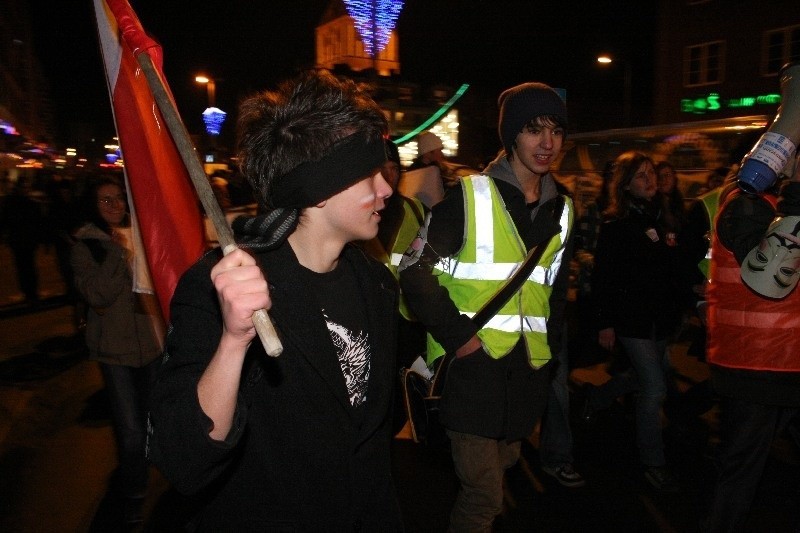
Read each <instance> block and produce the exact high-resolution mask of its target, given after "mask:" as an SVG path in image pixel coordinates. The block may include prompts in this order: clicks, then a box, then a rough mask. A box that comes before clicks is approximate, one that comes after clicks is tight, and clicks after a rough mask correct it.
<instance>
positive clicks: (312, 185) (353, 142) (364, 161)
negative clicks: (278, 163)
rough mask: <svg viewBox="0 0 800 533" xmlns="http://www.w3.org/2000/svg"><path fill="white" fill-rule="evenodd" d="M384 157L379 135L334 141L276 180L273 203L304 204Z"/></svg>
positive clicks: (372, 167)
mask: <svg viewBox="0 0 800 533" xmlns="http://www.w3.org/2000/svg"><path fill="white" fill-rule="evenodd" d="M385 161H386V148H385V146H384V141H383V138H382V137H372V138H369V139H368V138H366V137H365V136H364V135H363V134H360V133H354V134H352V135H349V136H347V137H345V138H344V139H342V140H340V141H339V142H337V143H336V144H334V145H333V147H332V148H331V151H330V152H328V153H327V154H325V155H324V156H323V157H322V158H321V159H319V160H318V161H306V162H305V163H301V164H300V165H298V166H296V167H295V168H293V169H292V170H290V171H289V172H287V173H286V174H284V175H283V176H280V177H279V178H278V179H276V180H275V184H274V185H273V186H272V194H271V198H270V200H271V203H272V206H273V207H290V208H303V207H311V206H312V205H317V204H318V203H320V202H321V201H323V200H327V199H328V198H330V197H331V196H333V195H335V194H337V193H339V192H341V191H343V190H345V189H347V188H348V187H350V186H351V185H353V184H354V183H356V182H357V181H359V180H361V179H363V178H365V177H367V176H371V175H372V171H373V170H375V169H377V168H379V167H380V166H381V165H383V163H384V162H385Z"/></svg>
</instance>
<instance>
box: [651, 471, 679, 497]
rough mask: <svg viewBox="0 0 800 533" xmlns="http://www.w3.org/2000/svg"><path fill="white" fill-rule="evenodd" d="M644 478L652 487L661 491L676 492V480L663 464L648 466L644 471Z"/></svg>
mask: <svg viewBox="0 0 800 533" xmlns="http://www.w3.org/2000/svg"><path fill="white" fill-rule="evenodd" d="M644 478H645V479H646V480H647V482H648V483H650V484H651V485H652V486H653V488H654V489H656V490H658V491H661V492H678V491H680V486H679V485H678V480H676V479H675V477H674V476H673V475H672V474H671V473H670V471H669V470H667V469H666V468H665V467H663V466H650V467H648V468H647V470H645V471H644Z"/></svg>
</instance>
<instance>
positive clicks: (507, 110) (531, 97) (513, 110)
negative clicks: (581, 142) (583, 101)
mask: <svg viewBox="0 0 800 533" xmlns="http://www.w3.org/2000/svg"><path fill="white" fill-rule="evenodd" d="M497 105H498V106H499V107H500V121H499V124H498V127H497V131H498V133H499V134H500V141H501V142H502V143H503V148H505V150H506V153H508V154H510V153H511V146H512V145H513V144H514V140H515V139H516V138H517V134H518V133H519V132H521V131H522V128H523V126H525V124H527V123H528V122H530V121H531V119H534V118H536V117H540V116H543V115H551V116H554V117H558V119H559V121H560V122H561V124H562V125H563V126H565V127H566V125H567V106H566V105H565V104H564V100H562V99H561V97H560V96H559V95H558V93H557V92H556V91H555V90H554V89H553V88H552V87H550V86H549V85H545V84H544V83H537V82H528V83H523V84H521V85H517V86H516V87H511V88H510V89H506V90H505V91H503V92H502V94H500V97H499V98H498V99H497Z"/></svg>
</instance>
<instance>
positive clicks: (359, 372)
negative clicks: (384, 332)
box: [325, 316, 370, 407]
mask: <svg viewBox="0 0 800 533" xmlns="http://www.w3.org/2000/svg"><path fill="white" fill-rule="evenodd" d="M325 319H326V320H325V321H326V322H327V324H328V331H329V332H330V334H331V339H332V340H333V344H334V346H336V354H337V355H338V356H339V364H340V365H341V367H342V373H343V374H344V380H345V384H346V385H347V394H348V395H349V396H350V405H352V406H354V407H355V406H358V405H361V404H362V403H364V401H366V399H367V381H369V360H370V357H369V356H370V351H369V342H368V341H369V337H368V335H367V334H366V333H363V332H358V333H355V332H353V331H350V330H349V329H347V328H346V327H344V326H342V325H341V324H337V323H336V322H333V321H331V320H329V319H328V317H327V316H326V317H325Z"/></svg>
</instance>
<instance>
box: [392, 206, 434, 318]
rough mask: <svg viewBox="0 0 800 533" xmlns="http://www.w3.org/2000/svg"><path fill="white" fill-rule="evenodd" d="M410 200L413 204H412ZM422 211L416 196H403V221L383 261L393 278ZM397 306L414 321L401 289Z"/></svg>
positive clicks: (415, 232) (402, 313) (412, 236)
mask: <svg viewBox="0 0 800 533" xmlns="http://www.w3.org/2000/svg"><path fill="white" fill-rule="evenodd" d="M412 202H413V203H414V205H412ZM424 213H425V211H424V208H423V207H422V202H420V201H419V200H417V199H416V198H405V197H403V221H402V222H401V223H400V228H399V229H398V230H397V234H396V235H395V237H394V242H393V243H392V246H391V249H390V250H389V251H388V252H389V257H387V258H385V259H384V263H386V266H388V267H389V270H390V271H391V272H392V275H393V276H394V277H395V279H398V278H399V274H398V273H397V267H398V266H399V265H400V260H401V259H402V258H403V253H404V252H405V251H406V250H408V248H409V246H411V243H412V242H413V241H414V239H415V238H416V237H417V232H419V227H420V220H419V215H422V214H424ZM423 216H424V215H423ZM387 262H388V263H387ZM399 307H400V315H401V316H402V317H403V318H405V319H406V320H408V321H411V322H416V320H417V318H416V317H415V316H414V313H412V312H411V310H410V309H409V308H408V304H407V303H406V297H405V296H404V295H403V292H402V291H400V303H399Z"/></svg>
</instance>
